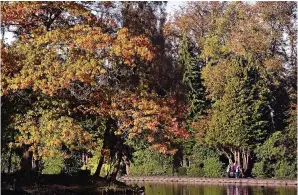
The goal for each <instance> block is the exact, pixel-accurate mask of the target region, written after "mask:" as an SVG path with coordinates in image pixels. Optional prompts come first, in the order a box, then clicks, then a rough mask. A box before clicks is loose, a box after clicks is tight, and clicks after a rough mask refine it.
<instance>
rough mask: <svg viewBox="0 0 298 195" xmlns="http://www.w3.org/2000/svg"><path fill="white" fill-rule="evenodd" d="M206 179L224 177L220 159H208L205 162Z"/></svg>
mask: <svg viewBox="0 0 298 195" xmlns="http://www.w3.org/2000/svg"><path fill="white" fill-rule="evenodd" d="M203 169H204V175H205V177H222V176H223V174H224V170H223V163H222V162H220V161H219V160H218V158H208V159H206V160H204V168H203Z"/></svg>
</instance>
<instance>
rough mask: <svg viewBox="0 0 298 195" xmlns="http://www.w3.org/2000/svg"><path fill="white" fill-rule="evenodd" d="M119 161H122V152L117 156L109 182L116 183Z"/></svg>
mask: <svg viewBox="0 0 298 195" xmlns="http://www.w3.org/2000/svg"><path fill="white" fill-rule="evenodd" d="M121 160H122V151H120V152H119V156H118V162H117V164H116V166H115V170H114V171H113V173H112V174H111V181H116V178H117V174H118V171H119V169H120V163H121Z"/></svg>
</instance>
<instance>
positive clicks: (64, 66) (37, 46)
mask: <svg viewBox="0 0 298 195" xmlns="http://www.w3.org/2000/svg"><path fill="white" fill-rule="evenodd" d="M113 6H114V3H110V2H108V3H105V2H96V3H91V2H90V3H87V2H82V3H75V2H70V3H67V2H60V3H52V2H49V3H44V2H37V3H25V2H24V3H22V2H18V3H5V4H2V7H3V13H2V14H3V18H4V20H3V25H5V26H6V27H7V28H9V26H14V27H16V29H17V30H16V32H15V34H16V35H17V36H18V39H17V41H16V42H14V43H13V44H12V45H7V46H5V47H3V48H2V53H3V54H4V55H2V58H3V65H2V67H3V68H2V75H3V77H2V95H3V97H5V96H7V95H10V94H13V93H16V92H18V91H19V90H23V89H30V90H31V89H32V90H33V91H32V94H33V95H34V96H35V97H36V98H37V97H41V100H38V101H37V102H36V104H37V105H36V106H37V107H36V108H33V109H31V110H29V111H28V112H27V113H26V114H25V118H21V117H20V116H19V115H17V117H16V118H15V120H16V121H15V124H16V125H15V126H16V129H17V130H18V131H19V132H20V136H19V137H20V138H22V139H18V141H17V142H16V141H15V142H14V144H13V145H14V146H22V145H28V146H29V149H30V148H31V150H34V151H36V148H38V150H37V152H38V156H46V154H47V148H48V145H47V144H49V146H52V145H51V144H52V143H53V144H54V145H53V146H57V150H56V151H57V152H61V150H59V149H61V145H62V146H67V147H69V148H70V149H75V148H73V147H76V144H79V143H80V142H79V143H77V142H74V140H76V139H81V138H80V136H81V135H82V136H83V137H82V141H83V142H84V143H85V141H88V140H89V141H90V139H89V138H87V137H88V134H89V133H88V131H86V130H85V129H84V128H83V127H82V125H80V124H79V123H78V122H77V121H76V117H75V115H82V114H88V115H98V116H99V117H100V118H102V119H104V120H105V124H106V129H105V130H104V131H105V133H103V134H101V135H103V137H101V138H102V139H103V146H102V149H103V150H102V154H103V155H102V157H103V156H104V153H105V151H108V152H109V154H110V158H111V159H115V162H116V163H115V171H114V172H113V177H114V178H115V176H116V175H115V174H117V171H118V169H119V164H120V161H121V160H122V157H123V154H124V149H123V148H124V147H122V146H124V145H123V144H124V142H125V140H127V139H136V138H137V137H139V139H143V140H144V141H145V142H146V143H148V147H149V146H150V147H151V148H152V149H155V150H157V151H160V152H163V153H173V152H175V149H174V148H171V146H170V145H171V143H170V141H171V139H173V138H175V137H187V133H186V132H185V131H184V128H183V122H182V121H181V119H182V117H181V116H179V114H178V115H177V110H175V109H173V107H174V106H173V105H175V102H176V101H175V98H174V97H173V98H171V97H163V98H160V97H158V95H157V94H155V93H151V94H150V93H147V92H146V91H142V89H140V88H136V86H138V85H139V82H134V81H135V80H134V78H136V76H135V75H134V70H135V69H136V68H137V67H138V66H140V65H142V64H146V63H149V62H150V61H151V60H152V58H153V56H154V49H153V47H152V43H151V41H150V40H149V39H148V38H147V37H146V36H145V35H142V34H138V35H134V34H132V33H130V32H129V29H127V28H121V27H119V26H117V23H116V22H115V20H113V17H110V15H109V14H108V13H107V12H105V9H106V8H108V9H109V8H112V7H113ZM94 10H96V11H95V12H94ZM12 12H15V13H18V14H14V15H11V13H12ZM141 73H142V72H141V71H140V73H138V74H137V78H138V77H141V75H142V74H141ZM140 84H141V85H144V86H146V83H140ZM147 85H148V84H147ZM52 98H54V99H64V100H66V101H67V102H69V103H67V104H66V105H65V104H64V103H63V102H60V101H58V103H55V107H58V108H59V109H58V110H57V109H54V108H53V110H51V108H52V103H51V101H47V99H52ZM44 101H46V102H47V103H48V104H49V105H45V106H46V108H40V106H39V104H40V103H39V102H44ZM55 101H56V100H55ZM63 106H66V108H64V109H62V110H61V109H60V108H61V107H62V108H63ZM34 107H35V106H34ZM49 108H50V110H48V109H49ZM66 110H70V113H67V112H65V111H66ZM23 119H25V120H23ZM63 124H64V126H63ZM70 127H72V128H71V130H70V129H68V128H70ZM63 132H64V133H63ZM66 132H68V133H67V134H68V135H66ZM25 135H27V136H25ZM37 135H39V136H40V138H44V139H37V137H38V136H37ZM45 135H49V137H46V136H45ZM72 135H73V136H72ZM36 136H37V137H36ZM60 136H62V137H63V136H67V137H69V139H70V140H69V142H68V143H66V142H65V143H64V141H66V140H59V137H60ZM35 137H36V138H35ZM51 138H53V139H52V140H51ZM85 139H86V140H85ZM114 139H116V144H115V145H114V146H113V147H112V146H111V145H110V143H111V141H113V140H114ZM84 140H85V141H84ZM114 141H115V140H114ZM56 142H59V143H56ZM83 142H82V143H81V144H83ZM55 144H56V145H55ZM90 144H91V145H92V144H93V142H92V141H91V142H90ZM90 144H85V147H91V145H90ZM83 145H84V144H83ZM118 146H119V147H118ZM117 147H118V148H117ZM51 148H55V147H51ZM54 152H55V151H50V155H51V154H54ZM102 163H103V162H102V159H100V161H99V166H98V171H96V175H98V173H99V171H100V169H101V165H102Z"/></svg>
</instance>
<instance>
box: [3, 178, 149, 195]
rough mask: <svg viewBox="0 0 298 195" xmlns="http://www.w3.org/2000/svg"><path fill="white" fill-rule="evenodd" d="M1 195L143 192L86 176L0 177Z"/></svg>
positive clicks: (136, 188) (135, 188) (123, 184)
mask: <svg viewBox="0 0 298 195" xmlns="http://www.w3.org/2000/svg"><path fill="white" fill-rule="evenodd" d="M1 176H2V178H1V192H2V194H24V195H26V194H32V195H33V194H56V195H58V194H100V195H104V194H105V195H107V194H123V195H125V194H127V195H130V194H141V193H142V192H143V191H144V190H143V189H142V188H139V187H132V186H129V185H126V184H125V183H123V182H118V181H115V182H110V181H108V180H107V179H105V178H100V177H91V176H87V175H76V176H68V175H39V176H32V175H31V176H30V177H28V176H25V175H21V176H20V175H16V174H15V175H4V174H2V175H1Z"/></svg>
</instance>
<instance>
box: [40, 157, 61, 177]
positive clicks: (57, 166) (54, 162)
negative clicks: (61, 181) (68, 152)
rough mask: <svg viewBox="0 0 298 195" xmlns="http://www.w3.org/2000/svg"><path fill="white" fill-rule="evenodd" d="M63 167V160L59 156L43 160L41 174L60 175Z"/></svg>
mask: <svg viewBox="0 0 298 195" xmlns="http://www.w3.org/2000/svg"><path fill="white" fill-rule="evenodd" d="M63 167H64V159H63V158H62V157H61V156H53V157H50V158H46V159H44V160H43V169H42V174H60V173H61V171H62V169H63Z"/></svg>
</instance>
